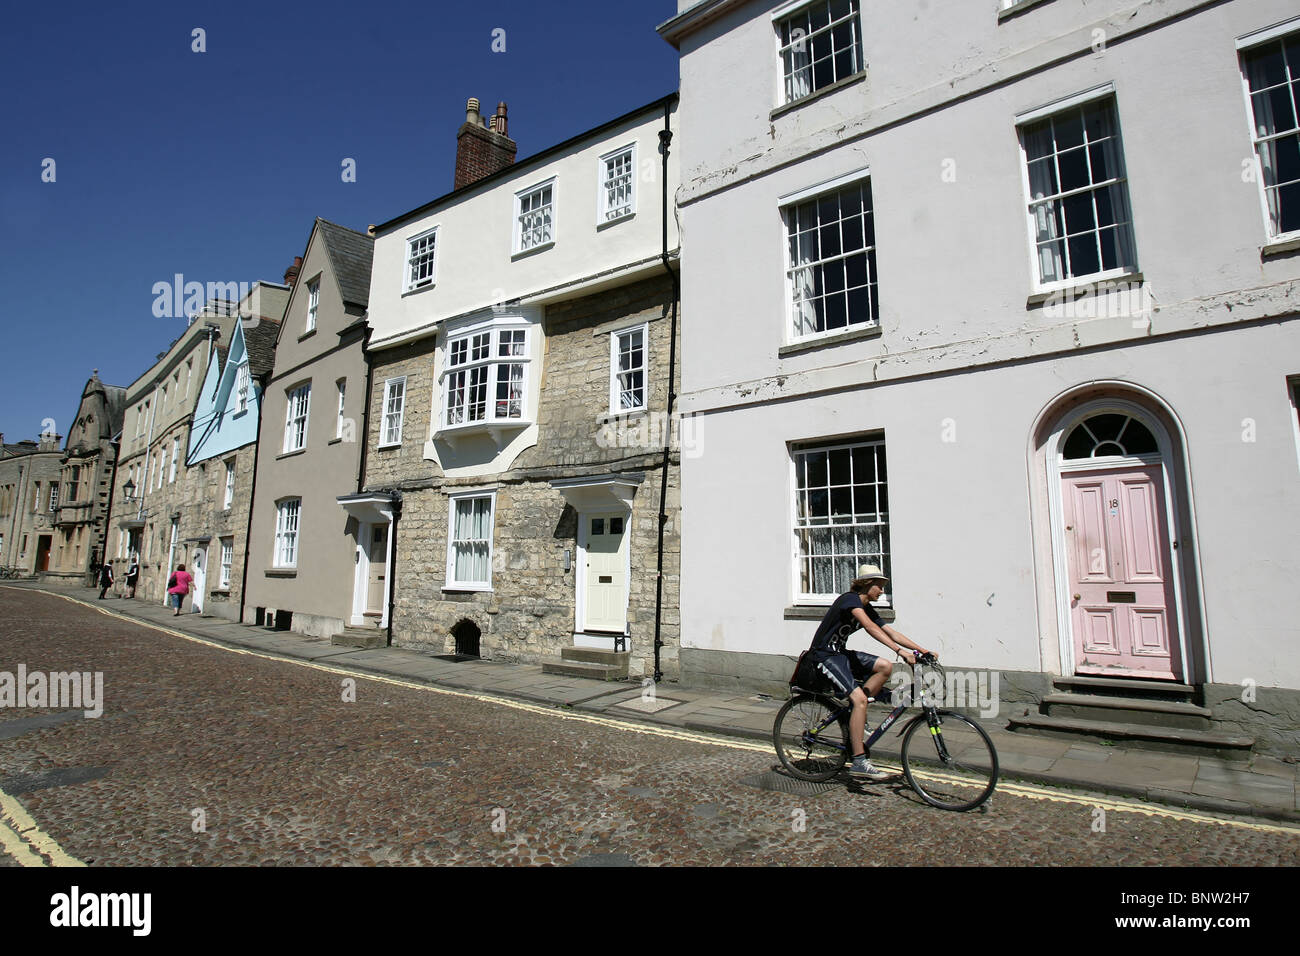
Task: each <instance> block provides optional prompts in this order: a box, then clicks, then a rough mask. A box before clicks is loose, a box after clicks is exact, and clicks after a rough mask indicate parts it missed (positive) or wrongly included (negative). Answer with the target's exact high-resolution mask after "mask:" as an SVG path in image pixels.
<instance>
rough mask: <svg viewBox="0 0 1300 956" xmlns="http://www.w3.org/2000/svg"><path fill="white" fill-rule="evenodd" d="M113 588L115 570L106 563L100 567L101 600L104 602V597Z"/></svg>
mask: <svg viewBox="0 0 1300 956" xmlns="http://www.w3.org/2000/svg"><path fill="white" fill-rule="evenodd" d="M112 586H113V568H112V566H111V565H109V564H107V563H104V564H101V565H100V566H99V599H100V600H101V601H102V600H104V595H105V594H107V593H108V589H109V588H111V587H112Z"/></svg>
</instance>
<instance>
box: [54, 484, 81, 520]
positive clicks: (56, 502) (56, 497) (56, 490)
mask: <svg viewBox="0 0 1300 956" xmlns="http://www.w3.org/2000/svg"><path fill="white" fill-rule="evenodd" d="M70 503H75V502H70ZM58 507H59V483H58V482H57V481H52V482H50V511H51V513H52V512H54V511H55V510H57V509H58Z"/></svg>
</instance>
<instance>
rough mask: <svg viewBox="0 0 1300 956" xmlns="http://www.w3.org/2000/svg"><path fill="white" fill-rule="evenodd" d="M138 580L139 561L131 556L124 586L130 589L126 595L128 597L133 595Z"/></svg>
mask: <svg viewBox="0 0 1300 956" xmlns="http://www.w3.org/2000/svg"><path fill="white" fill-rule="evenodd" d="M139 580H140V562H139V561H137V560H136V559H135V557H134V556H133V557H132V558H131V564H130V566H129V567H128V568H127V569H126V586H127V588H128V589H129V590H130V593H129V594H128V595H127V597H129V598H133V597H135V583H136V582H137V581H139Z"/></svg>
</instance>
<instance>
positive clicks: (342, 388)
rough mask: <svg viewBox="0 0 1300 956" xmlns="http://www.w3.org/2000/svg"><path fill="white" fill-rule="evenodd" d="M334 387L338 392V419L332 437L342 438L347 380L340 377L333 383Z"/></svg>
mask: <svg viewBox="0 0 1300 956" xmlns="http://www.w3.org/2000/svg"><path fill="white" fill-rule="evenodd" d="M334 387H335V388H337V389H338V392H339V420H338V423H337V425H336V426H335V429H334V437H335V438H342V437H343V403H344V400H345V399H346V397H347V388H348V380H347V379H346V378H341V379H339V380H338V381H337V382H335V383H334Z"/></svg>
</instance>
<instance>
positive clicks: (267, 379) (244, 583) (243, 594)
mask: <svg viewBox="0 0 1300 956" xmlns="http://www.w3.org/2000/svg"><path fill="white" fill-rule="evenodd" d="M257 384H258V385H259V386H260V387H261V392H260V393H259V396H258V399H257V440H256V441H254V442H253V486H252V487H251V488H250V489H249V490H248V524H247V526H246V527H245V528H244V569H243V571H241V572H240V575H239V623H240V624H243V623H244V604H245V601H246V600H247V596H248V543H249V541H250V540H251V539H252V537H253V503H254V502H255V501H256V500H257V459H258V455H259V453H260V452H261V450H262V426H263V425H264V424H265V422H264V421H263V420H262V410H263V407H264V404H263V402H262V399H264V398H265V397H266V387H267V386H268V385H270V384H271V373H270V372H266V373H265V374H264V375H263V376H262V377H261V378H260V379H259V380H258V382H257ZM217 544H218V546H220V541H218V542H217ZM208 567H212V556H211V555H208Z"/></svg>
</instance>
